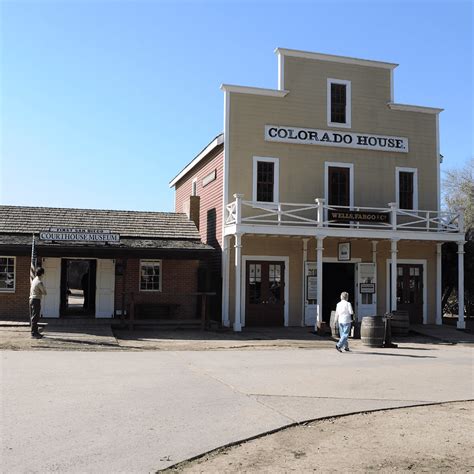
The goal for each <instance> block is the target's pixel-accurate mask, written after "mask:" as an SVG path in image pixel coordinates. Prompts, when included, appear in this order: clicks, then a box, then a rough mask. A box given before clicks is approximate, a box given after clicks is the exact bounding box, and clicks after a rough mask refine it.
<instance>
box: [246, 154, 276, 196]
mask: <svg viewBox="0 0 474 474" xmlns="http://www.w3.org/2000/svg"><path fill="white" fill-rule="evenodd" d="M278 181H279V160H278V158H264V157H260V156H254V157H253V190H252V200H253V201H258V202H278V199H279V196H278Z"/></svg>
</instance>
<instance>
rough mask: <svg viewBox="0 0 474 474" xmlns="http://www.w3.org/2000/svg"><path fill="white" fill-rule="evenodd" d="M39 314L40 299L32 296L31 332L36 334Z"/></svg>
mask: <svg viewBox="0 0 474 474" xmlns="http://www.w3.org/2000/svg"><path fill="white" fill-rule="evenodd" d="M40 314H41V300H40V299H38V298H33V299H31V300H30V320H31V334H38V321H39V318H40Z"/></svg>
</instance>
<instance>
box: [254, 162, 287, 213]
mask: <svg viewBox="0 0 474 474" xmlns="http://www.w3.org/2000/svg"><path fill="white" fill-rule="evenodd" d="M259 161H264V162H267V163H273V164H274V165H275V166H274V168H273V173H274V175H273V201H271V202H270V201H268V202H267V201H262V202H259V201H257V163H258V162H259ZM252 201H255V202H258V203H259V204H271V203H277V202H279V201H280V159H279V158H272V157H268V156H254V157H253V169H252Z"/></svg>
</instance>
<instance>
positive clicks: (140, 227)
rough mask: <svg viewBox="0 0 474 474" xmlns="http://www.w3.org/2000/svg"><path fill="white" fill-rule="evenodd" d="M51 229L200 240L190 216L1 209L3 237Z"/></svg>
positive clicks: (101, 211) (20, 207) (141, 212)
mask: <svg viewBox="0 0 474 474" xmlns="http://www.w3.org/2000/svg"><path fill="white" fill-rule="evenodd" d="M49 227H75V228H79V229H101V230H110V231H111V232H114V233H118V234H120V236H121V237H148V238H152V239H179V240H188V239H190V240H200V236H199V232H198V230H197V228H196V226H195V224H194V222H192V221H190V220H189V219H188V218H187V216H186V214H178V213H174V212H147V211H115V210H102V209H67V208H58V207H26V206H1V205H0V233H1V234H7V233H9V234H32V233H38V232H39V231H41V230H46V229H48V228H49Z"/></svg>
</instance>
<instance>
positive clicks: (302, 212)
mask: <svg viewBox="0 0 474 474" xmlns="http://www.w3.org/2000/svg"><path fill="white" fill-rule="evenodd" d="M234 197H235V201H233V202H231V203H229V204H228V205H227V206H226V212H225V217H224V218H225V221H224V222H225V226H226V228H228V229H227V231H226V234H227V235H229V234H231V233H234V232H250V231H251V230H257V232H259V233H265V229H268V230H267V233H268V234H271V233H278V234H283V233H285V232H286V233H288V234H290V235H297V234H298V233H301V234H302V235H310V234H311V233H313V232H314V233H315V234H317V233H324V234H325V235H331V234H332V235H335V236H337V235H344V234H347V233H349V231H350V233H351V234H354V235H360V237H366V236H368V237H370V236H380V233H382V234H384V233H386V234H387V238H394V233H401V235H404V234H405V233H406V232H413V233H416V234H417V236H420V235H422V237H421V238H423V239H428V235H427V234H429V235H430V236H433V237H434V236H436V235H438V236H439V237H441V235H444V236H445V235H446V234H448V235H453V237H454V235H457V238H456V239H454V238H453V239H448V240H459V234H464V222H463V212H462V210H459V211H458V212H444V211H442V212H440V211H424V210H406V209H399V208H398V207H397V205H396V204H395V203H389V204H388V207H386V208H380V207H360V206H352V207H348V206H337V207H336V206H330V205H327V204H326V203H325V200H324V199H321V198H318V199H315V202H314V203H307V204H301V203H284V202H279V203H262V202H254V201H244V200H243V199H242V195H240V194H235V195H234ZM233 226H236V227H233ZM231 227H233V228H232V229H231ZM277 229H280V231H277V232H276V230H277ZM306 229H307V230H309V232H308V231H307V230H306ZM388 234H390V235H388ZM413 237H414V238H418V237H415V236H414V235H413ZM439 237H438V238H439ZM436 240H438V239H436Z"/></svg>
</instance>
